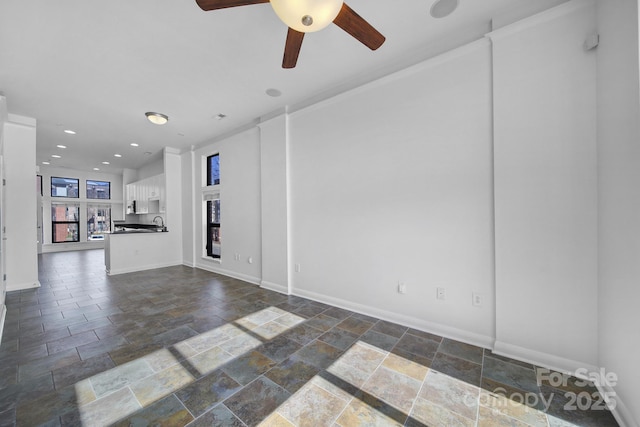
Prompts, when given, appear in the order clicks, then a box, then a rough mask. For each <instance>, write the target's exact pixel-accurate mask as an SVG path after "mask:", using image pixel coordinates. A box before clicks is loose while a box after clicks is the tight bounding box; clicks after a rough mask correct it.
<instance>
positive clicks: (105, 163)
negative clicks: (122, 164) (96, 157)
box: [102, 162, 110, 165]
mask: <svg viewBox="0 0 640 427" xmlns="http://www.w3.org/2000/svg"><path fill="white" fill-rule="evenodd" d="M102 164H103V165H108V164H110V163H109V162H102Z"/></svg>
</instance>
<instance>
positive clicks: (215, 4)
mask: <svg viewBox="0 0 640 427" xmlns="http://www.w3.org/2000/svg"><path fill="white" fill-rule="evenodd" d="M196 3H198V6H200V9H202V10H216V9H224V8H227V7H236V6H248V5H251V4H260V3H269V0H196Z"/></svg>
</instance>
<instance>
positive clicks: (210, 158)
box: [207, 153, 220, 186]
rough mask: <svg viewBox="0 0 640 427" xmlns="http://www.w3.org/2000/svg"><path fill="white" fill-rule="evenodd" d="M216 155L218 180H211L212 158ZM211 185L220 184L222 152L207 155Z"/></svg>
mask: <svg viewBox="0 0 640 427" xmlns="http://www.w3.org/2000/svg"><path fill="white" fill-rule="evenodd" d="M214 157H215V158H217V159H218V182H211V160H212V159H213V158H214ZM214 181H215V180H214ZM211 185H220V153H216V154H212V155H210V156H207V186H211Z"/></svg>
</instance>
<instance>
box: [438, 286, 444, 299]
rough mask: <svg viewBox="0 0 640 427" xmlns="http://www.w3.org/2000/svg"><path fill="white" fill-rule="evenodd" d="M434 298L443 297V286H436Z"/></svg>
mask: <svg viewBox="0 0 640 427" xmlns="http://www.w3.org/2000/svg"><path fill="white" fill-rule="evenodd" d="M436 298H437V299H439V300H444V299H445V293H444V288H436Z"/></svg>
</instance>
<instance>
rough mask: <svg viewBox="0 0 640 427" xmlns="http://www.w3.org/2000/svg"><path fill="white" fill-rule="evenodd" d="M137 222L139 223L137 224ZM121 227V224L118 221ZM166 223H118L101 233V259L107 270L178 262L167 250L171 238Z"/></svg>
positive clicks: (113, 271)
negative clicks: (125, 224) (157, 224)
mask: <svg viewBox="0 0 640 427" xmlns="http://www.w3.org/2000/svg"><path fill="white" fill-rule="evenodd" d="M138 225H141V224H138ZM119 227H121V225H119ZM170 234H171V233H169V231H168V230H167V229H166V227H155V226H145V227H121V228H120V229H117V230H114V231H113V232H112V233H111V234H106V235H105V242H104V263H105V266H106V270H107V274H109V275H110V276H111V275H114V274H122V273H131V272H134V271H141V270H150V269H153V268H162V267H169V266H172V265H177V264H180V263H181V260H179V259H174V258H175V256H174V255H173V253H174V251H171V250H168V249H169V246H170V245H171V244H172V242H173V239H171V236H170Z"/></svg>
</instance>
